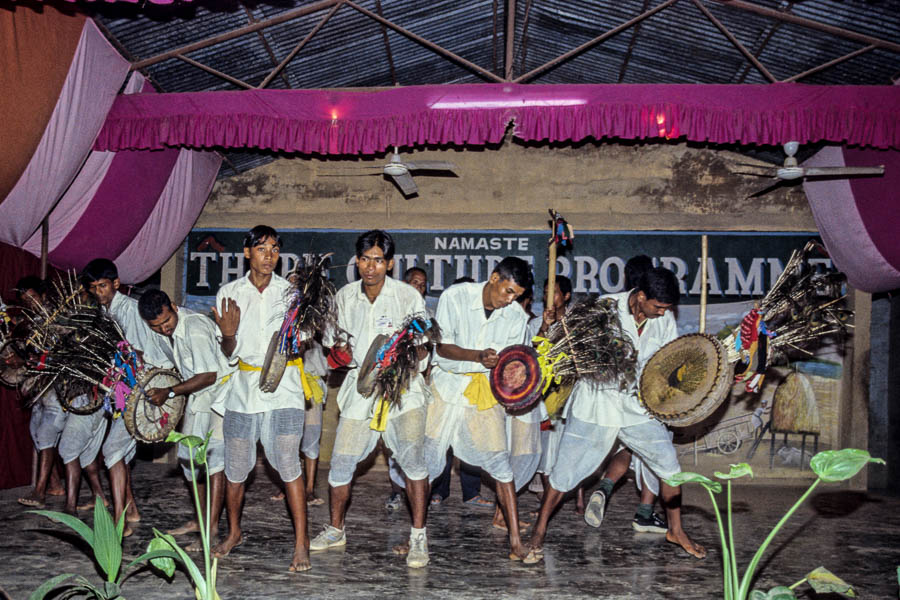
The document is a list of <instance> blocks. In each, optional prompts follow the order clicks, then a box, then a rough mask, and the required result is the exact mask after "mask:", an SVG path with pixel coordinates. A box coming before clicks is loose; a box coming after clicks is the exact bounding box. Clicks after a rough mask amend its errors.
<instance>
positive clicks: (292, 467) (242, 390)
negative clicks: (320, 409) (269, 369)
mask: <svg viewBox="0 0 900 600" xmlns="http://www.w3.org/2000/svg"><path fill="white" fill-rule="evenodd" d="M280 251H281V237H279V235H278V233H277V232H276V231H275V230H274V229H272V228H271V227H268V226H265V225H257V226H256V227H254V228H253V229H251V230H250V231H249V232H248V233H247V235H246V236H245V237H244V258H246V259H248V260H249V263H250V270H249V272H248V273H247V274H246V275H245V276H243V277H241V278H240V279H237V280H236V281H232V282H231V283H227V284H225V285H223V286H222V287H221V288H219V293H218V294H216V306H215V308H213V314H214V316H215V320H216V324H218V326H219V330H220V331H221V333H222V340H221V343H220V345H221V348H222V352H223V353H224V354H225V356H227V357H228V358H229V359H230V362H231V363H232V364H237V370H236V371H235V372H234V373H232V375H231V377H230V378H229V379H228V380H227V381H226V382H225V383H224V384H222V385H220V386H218V387H219V388H220V389H219V390H218V393H217V398H216V402H215V404H214V408H216V409H217V410H224V413H225V421H224V424H223V430H224V434H225V478H226V479H227V480H228V481H227V484H226V488H225V503H226V506H227V508H228V537H226V538H225V539H224V540H222V542H220V543H219V544H218V545H217V546H216V547H215V548H214V549H213V553H214V554H215V556H217V557H219V558H224V557H225V556H227V555H228V553H229V552H231V550H233V549H234V548H235V547H237V546H239V545H240V544H241V543H243V541H244V538H243V535H242V532H241V511H242V510H243V501H244V491H245V486H244V482H245V481H246V480H247V477H248V476H249V475H250V471H252V470H253V467H254V466H255V465H256V442H257V440H259V441H261V442H262V445H263V449H264V450H265V452H266V459H267V460H268V461H269V464H271V465H272V466H273V467H274V468H275V470H276V471H278V474H279V475H280V476H281V480H282V482H283V483H284V486H285V490H286V493H287V499H288V508H289V509H290V512H291V520H292V521H293V525H294V556H293V559H292V560H291V566H290V567H289V569H288V570H289V571H306V570H308V569H309V568H310V564H309V539H308V538H307V534H306V490H305V485H306V484H305V483H304V480H303V468H302V466H301V464H300V437H301V435H302V433H303V421H304V404H305V402H306V399H305V396H304V394H303V386H302V384H301V369H302V363H301V362H300V361H297V362H296V363H292V364H289V365H288V366H287V367H286V368H285V371H284V375H283V376H282V378H281V382H280V383H279V385H278V388H277V389H276V390H275V391H274V392H263V391H262V390H260V389H259V376H260V370H261V368H262V364H263V363H264V361H265V357H266V350H267V349H268V346H269V340H270V339H271V338H272V335H273V334H274V333H275V332H276V331H278V330H279V329H280V327H281V324H282V321H283V320H284V314H285V311H286V309H287V300H288V299H287V297H286V296H287V292H288V290H289V289H290V284H289V283H288V282H287V280H286V279H284V278H282V277H279V276H278V275H275V274H274V270H275V265H277V264H278V256H279V253H280ZM294 365H296V368H295V366H294ZM220 406H222V407H224V408H223V409H220V408H219V407H220Z"/></svg>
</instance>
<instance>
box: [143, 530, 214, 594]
mask: <svg viewBox="0 0 900 600" xmlns="http://www.w3.org/2000/svg"><path fill="white" fill-rule="evenodd" d="M153 535H154V536H156V537H158V538H161V539H163V540H165V541H166V542H168V544H169V546H170V547H171V549H172V550H173V551H175V552H176V553H177V554H178V558H179V560H181V563H182V564H183V565H184V566H185V568H186V569H187V570H188V574H189V575H190V576H191V580H192V581H193V582H194V586H195V587H201V586H205V585H206V580H205V579H204V578H203V574H202V573H201V572H200V569H199V568H197V565H196V563H194V561H193V559H192V558H191V557H190V556H188V555H187V552H185V551H184V550H182V549H181V546H179V545H178V542H176V541H175V538H174V537H172V536H171V535H169V534H168V533H162V532H161V531H160V530H158V529H156V528H155V527H154V528H153Z"/></svg>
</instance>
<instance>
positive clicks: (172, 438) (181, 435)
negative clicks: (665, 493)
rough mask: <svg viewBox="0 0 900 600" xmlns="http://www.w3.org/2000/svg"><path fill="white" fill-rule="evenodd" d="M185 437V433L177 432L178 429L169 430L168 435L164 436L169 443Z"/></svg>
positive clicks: (175, 442)
mask: <svg viewBox="0 0 900 600" xmlns="http://www.w3.org/2000/svg"><path fill="white" fill-rule="evenodd" d="M186 437H187V434H184V433H179V432H178V431H170V432H169V435H168V436H166V441H167V442H169V443H170V444H177V443H178V442H180V441H181V440H183V439H184V438H186Z"/></svg>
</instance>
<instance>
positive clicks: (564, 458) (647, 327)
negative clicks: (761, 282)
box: [531, 268, 706, 558]
mask: <svg viewBox="0 0 900 600" xmlns="http://www.w3.org/2000/svg"><path fill="white" fill-rule="evenodd" d="M610 297H612V298H614V299H615V300H616V301H617V303H618V309H619V319H620V321H621V324H622V330H623V331H624V332H625V333H626V334H627V335H628V336H629V337H630V338H631V341H632V342H633V344H634V347H635V348H636V349H637V352H638V364H639V365H643V364H645V363H646V362H647V360H648V359H649V358H650V357H651V356H652V355H653V353H655V352H656V351H657V350H659V349H660V348H661V347H662V346H663V345H665V344H666V343H667V342H669V341H671V340H673V339H675V337H676V336H677V330H676V328H675V318H674V317H673V316H672V313H671V312H670V310H669V309H671V308H672V307H673V306H675V305H677V304H678V298H679V290H678V280H677V279H676V278H675V275H674V274H673V273H672V272H671V271H669V270H667V269H661V268H656V269H653V270H651V271H649V272H647V273H645V274H644V275H643V276H642V277H641V280H640V284H639V285H638V288H637V289H635V290H631V291H630V292H622V293H619V294H613V295H612V296H610ZM566 413H567V415H568V416H567V419H566V428H565V431H564V432H563V437H562V440H561V441H560V444H559V454H558V457H557V460H556V464H555V465H554V467H553V469H552V471H551V473H550V482H549V483H550V484H549V486H548V487H547V488H546V489H545V490H544V499H543V503H542V505H541V511H540V515H539V519H538V523H537V525H536V526H535V530H534V535H533V536H532V538H531V546H532V548H534V549H535V550H537V551H540V550H541V548H542V546H543V543H544V536H545V535H546V533H547V522H548V521H549V519H550V516H551V515H552V514H553V511H554V509H556V507H557V505H559V503H560V501H561V500H562V497H563V494H565V493H566V492H568V491H569V490H572V489H574V488H575V487H576V486H577V485H578V484H579V483H580V482H581V481H582V480H583V479H584V478H585V477H587V476H589V475H590V474H592V473H593V472H594V471H595V470H597V468H598V467H599V466H600V464H601V463H602V462H603V459H604V458H606V455H607V454H608V453H609V451H610V449H611V448H612V446H613V444H614V443H615V441H616V437H617V436H618V438H619V440H620V441H621V442H622V443H623V444H625V445H626V446H628V447H629V448H631V450H632V451H634V453H635V454H637V455H638V456H640V457H641V458H642V459H643V460H644V462H645V464H646V465H647V466H648V467H649V468H650V469H652V470H653V471H654V472H655V473H656V474H657V475H658V476H659V478H660V479H665V478H668V477H671V476H673V475H675V474H676V473H678V472H680V471H681V467H680V466H679V465H678V456H677V454H676V452H675V448H674V446H673V445H672V441H671V440H670V439H669V432H668V430H667V429H666V427H665V425H663V424H662V423H660V422H659V421H656V420H654V419H653V418H652V417H650V416H649V415H648V414H647V412H646V411H645V410H644V408H643V407H642V406H641V404H640V402H639V401H638V399H637V392H636V391H635V390H631V391H629V392H620V391H619V390H618V389H617V388H616V389H598V388H597V387H596V386H592V385H589V384H586V383H585V382H578V383H577V384H576V386H575V390H574V391H573V393H572V396H571V397H570V398H569V401H568V405H567V407H566ZM662 501H663V505H664V506H665V508H666V514H667V516H668V519H669V523H668V528H669V530H668V532H667V533H666V539H667V540H668V541H670V542H672V543H674V544H677V545H679V546H681V547H682V548H684V549H685V550H686V551H687V552H689V553H690V554H692V555H693V556H696V557H697V558H703V557H705V556H706V550H705V549H704V548H703V546H701V545H699V544H697V543H696V542H694V541H693V540H692V539H691V538H690V537H689V536H688V534H687V533H686V532H685V531H684V529H682V526H681V488H678V487H672V486H669V485H666V484H665V483H662ZM596 508H597V507H596V504H595V505H594V506H591V505H589V506H588V511H589V512H590V511H591V510H593V509H596Z"/></svg>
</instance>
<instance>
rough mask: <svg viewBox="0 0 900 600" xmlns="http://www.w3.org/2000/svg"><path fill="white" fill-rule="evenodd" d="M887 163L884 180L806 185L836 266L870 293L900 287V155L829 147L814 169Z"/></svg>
mask: <svg viewBox="0 0 900 600" xmlns="http://www.w3.org/2000/svg"><path fill="white" fill-rule="evenodd" d="M877 164H884V165H885V174H884V176H883V177H873V178H868V177H866V178H863V177H860V178H854V179H833V180H827V181H825V180H819V181H816V180H812V181H805V182H804V183H803V189H804V191H805V192H806V196H807V198H808V199H809V205H810V208H811V209H812V212H813V217H814V218H815V220H816V226H817V227H818V229H819V233H820V234H821V235H822V241H824V242H825V246H826V248H828V253H829V254H830V255H831V258H832V260H833V261H834V264H835V266H837V268H838V269H839V270H841V271H842V272H843V273H845V274H846V275H847V280H848V281H849V282H850V285H852V286H853V287H855V288H857V289H860V290H862V291H865V292H873V293H874V292H884V291H889V290H893V289H896V288H900V235H898V223H900V204H898V202H897V190H898V189H900V152H897V151H892V150H889V151H875V150H846V149H842V148H840V147H836V146H827V147H825V148H823V149H822V150H821V151H820V152H818V153H817V154H816V155H815V156H813V157H812V158H810V159H809V160H807V161H806V162H805V163H804V166H810V167H813V166H815V167H842V166H873V165H877Z"/></svg>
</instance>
